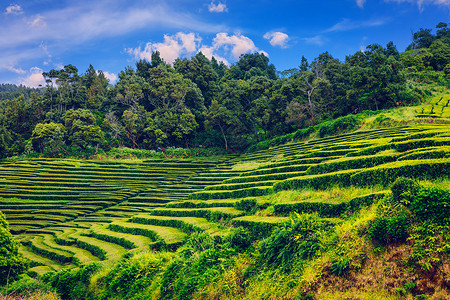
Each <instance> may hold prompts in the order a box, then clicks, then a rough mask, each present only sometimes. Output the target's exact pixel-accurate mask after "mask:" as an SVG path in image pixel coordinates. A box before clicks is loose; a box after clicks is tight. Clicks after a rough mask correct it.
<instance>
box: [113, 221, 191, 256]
mask: <svg viewBox="0 0 450 300" xmlns="http://www.w3.org/2000/svg"><path fill="white" fill-rule="evenodd" d="M108 229H110V230H112V231H116V232H122V233H129V234H134V235H142V236H146V237H148V238H151V239H152V240H153V241H154V242H153V243H152V244H150V245H149V247H150V248H151V249H154V250H171V251H173V250H176V249H177V248H178V247H179V246H181V245H182V244H183V242H182V241H180V242H175V243H170V244H167V243H166V242H165V241H164V240H163V239H161V238H160V237H159V235H158V234H157V233H156V232H155V231H153V230H150V229H144V228H138V227H125V226H122V225H118V224H109V226H108Z"/></svg>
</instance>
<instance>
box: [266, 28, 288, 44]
mask: <svg viewBox="0 0 450 300" xmlns="http://www.w3.org/2000/svg"><path fill="white" fill-rule="evenodd" d="M264 38H265V39H266V40H269V42H270V44H271V45H272V46H274V47H275V46H278V47H281V48H287V42H288V41H289V36H288V35H287V34H286V33H283V32H279V31H277V32H267V33H266V34H265V35H264Z"/></svg>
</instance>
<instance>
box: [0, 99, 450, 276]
mask: <svg viewBox="0 0 450 300" xmlns="http://www.w3.org/2000/svg"><path fill="white" fill-rule="evenodd" d="M439 103H441V102H439ZM449 164H450V126H449V125H446V124H425V125H424V124H422V125H413V126H401V127H396V128H386V129H376V130H366V131H356V132H354V133H349V134H343V135H339V136H333V137H325V138H317V139H310V140H307V141H298V142H291V143H289V144H284V145H280V146H277V147H273V148H271V149H268V150H262V151H256V152H252V153H246V154H243V155H241V156H228V157H222V158H215V159H202V160H201V159H197V160H187V159H186V160H148V161H140V162H138V161H133V162H132V161H79V160H61V159H34V160H27V161H20V160H19V161H3V162H1V163H0V170H1V173H0V174H1V175H0V197H1V198H0V210H2V211H3V212H4V213H5V214H6V216H7V220H8V221H9V223H10V225H11V229H12V231H13V232H14V233H15V234H16V238H17V239H18V240H19V241H20V242H21V244H22V245H21V251H22V253H23V254H24V255H25V256H26V257H28V258H29V259H30V260H31V261H32V262H33V270H34V271H35V272H37V273H45V272H47V271H49V270H59V269H61V268H67V267H68V268H71V267H77V266H80V265H83V264H85V263H88V262H90V261H108V260H115V259H118V258H120V257H121V256H123V255H124V254H126V253H127V252H129V251H140V250H142V249H149V248H151V249H156V250H158V249H167V250H171V251H172V250H175V249H177V247H179V246H180V245H181V244H182V243H183V241H184V240H185V238H186V237H187V236H188V235H189V234H191V233H193V232H199V231H204V232H207V233H208V234H211V235H219V236H220V235H223V234H224V233H226V232H227V230H228V227H229V226H244V227H246V228H248V229H249V230H250V232H251V234H253V235H255V236H258V237H260V236H265V235H267V234H268V233H269V232H270V230H271V229H272V228H273V227H274V226H276V225H277V224H279V223H281V222H283V221H285V220H287V216H288V215H289V214H290V213H291V212H318V213H319V215H320V216H321V217H322V218H324V219H325V220H327V222H340V216H341V215H342V214H345V213H347V212H349V211H353V210H357V209H358V208H359V207H360V206H362V205H367V204H370V203H372V202H373V201H376V199H379V198H380V197H383V195H384V194H385V193H387V190H388V186H389V184H390V183H392V182H393V181H394V180H395V179H396V178H397V177H399V176H413V177H417V178H433V179H434V178H439V177H445V176H448V175H449V172H450V171H449V170H450V168H449V167H450V166H449ZM333 185H338V186H343V187H346V186H347V187H349V186H360V187H364V186H367V185H370V186H375V185H379V186H382V187H384V190H383V188H382V189H381V190H377V191H373V192H370V191H369V192H368V193H367V194H365V195H358V196H355V197H353V198H331V199H326V198H321V197H316V198H308V199H300V200H298V201H296V202H290V203H278V204H275V205H273V212H272V213H271V214H269V215H258V213H257V211H256V210H255V208H256V207H259V208H260V209H264V207H265V206H267V205H270V203H269V204H268V203H267V199H268V197H270V196H271V195H274V194H275V193H277V192H281V191H284V190H292V189H303V188H308V189H320V190H323V189H327V188H330V187H331V186H333ZM255 213H256V214H255Z"/></svg>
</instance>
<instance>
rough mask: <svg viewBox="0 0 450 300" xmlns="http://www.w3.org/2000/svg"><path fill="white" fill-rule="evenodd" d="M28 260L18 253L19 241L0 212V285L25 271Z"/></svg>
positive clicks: (28, 263)
mask: <svg viewBox="0 0 450 300" xmlns="http://www.w3.org/2000/svg"><path fill="white" fill-rule="evenodd" d="M29 265H30V262H29V261H28V259H26V258H25V257H23V255H22V254H21V253H19V242H17V241H16V240H15V239H14V237H13V236H12V234H11V233H10V232H9V225H8V222H6V218H5V215H4V214H3V213H2V212H0V285H3V284H5V283H7V282H8V281H13V280H15V279H17V277H18V276H19V275H20V274H22V273H24V272H26V271H27V269H28V267H29Z"/></svg>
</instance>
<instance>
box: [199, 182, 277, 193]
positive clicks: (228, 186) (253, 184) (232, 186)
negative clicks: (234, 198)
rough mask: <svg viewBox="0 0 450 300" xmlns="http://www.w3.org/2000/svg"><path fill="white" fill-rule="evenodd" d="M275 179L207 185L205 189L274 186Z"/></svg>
mask: <svg viewBox="0 0 450 300" xmlns="http://www.w3.org/2000/svg"><path fill="white" fill-rule="evenodd" d="M273 183H274V181H256V182H243V183H232V184H227V183H224V184H219V185H211V186H207V187H205V189H204V190H205V191H224V190H228V191H229V190H239V189H246V188H251V187H257V186H272V185H273Z"/></svg>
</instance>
